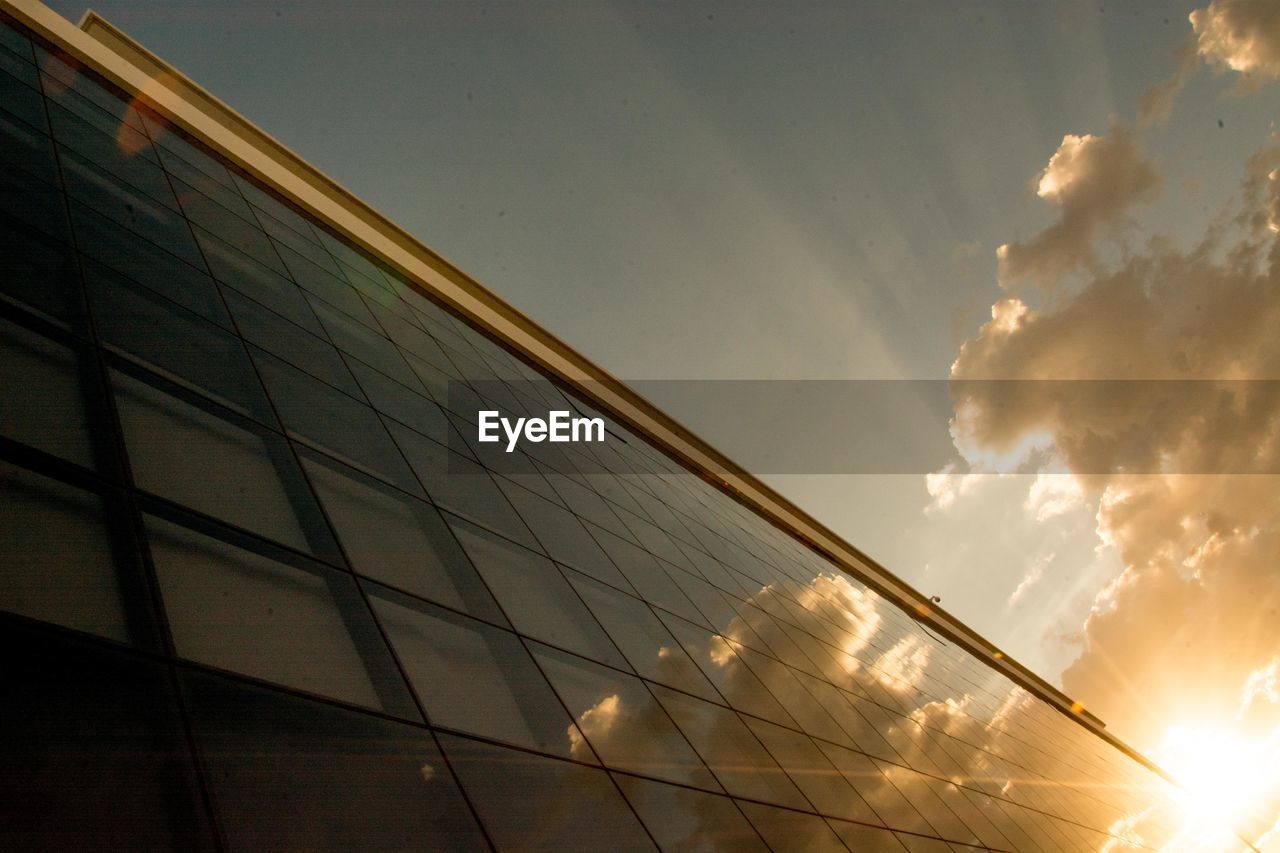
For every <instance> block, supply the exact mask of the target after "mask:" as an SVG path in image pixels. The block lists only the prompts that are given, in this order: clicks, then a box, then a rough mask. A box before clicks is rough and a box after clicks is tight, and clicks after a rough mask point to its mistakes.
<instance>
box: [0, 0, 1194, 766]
mask: <svg viewBox="0 0 1280 853" xmlns="http://www.w3.org/2000/svg"><path fill="white" fill-rule="evenodd" d="M0 6H3V7H4V8H6V9H7V10H8V11H9V13H10V14H12V15H13V16H14V17H16V18H17V19H18V20H19V21H21V22H22V23H23V24H25V25H26V26H28V27H30V28H31V29H32V30H33V31H34V32H36V33H37V34H39V35H40V36H41V37H43V38H44V39H46V40H47V41H49V42H51V43H53V44H55V45H56V46H58V47H59V48H60V49H62V50H65V51H66V52H67V53H68V54H70V55H71V56H73V57H75V58H76V59H78V60H80V61H81V62H83V63H84V64H86V65H87V66H89V67H90V68H92V69H93V70H94V71H96V72H98V73H99V74H101V75H102V76H104V77H105V78H107V79H108V80H110V81H111V82H112V83H114V84H115V85H116V86H118V87H119V88H121V89H122V90H124V91H125V92H128V93H130V94H132V95H133V96H134V97H136V98H138V99H139V100H141V101H143V102H145V103H146V105H147V106H148V107H149V108H151V109H153V110H155V111H156V112H158V113H160V114H162V115H164V116H165V117H166V118H167V119H168V120H170V121H171V122H173V123H174V124H175V125H177V126H178V127H180V128H181V129H183V130H184V131H186V132H188V133H190V134H192V135H193V136H195V137H197V138H199V139H200V140H202V141H203V142H204V143H205V144H206V145H208V146H210V147H211V148H213V149H215V150H216V151H217V152H218V153H219V154H221V155H222V156H224V157H226V158H227V159H228V160H230V161H231V162H233V163H235V164H236V165H237V166H238V167H240V168H241V169H243V170H244V171H245V172H247V173H249V174H250V175H252V176H253V177H255V178H257V179H258V180H260V181H262V182H263V183H264V184H266V185H268V186H269V187H271V188H272V189H274V190H275V191H277V192H278V193H280V194H281V195H283V196H285V197H286V198H289V199H291V200H292V201H293V202H294V203H295V204H298V205H299V206H301V207H303V208H304V209H305V210H306V211H307V212H308V213H309V214H310V215H312V216H314V217H316V218H317V219H319V220H320V221H322V222H324V223H325V224H326V225H328V226H329V227H330V228H332V229H333V230H335V231H337V232H338V233H340V234H342V235H343V236H344V237H346V238H347V239H349V240H351V241H352V242H354V243H355V244H357V245H359V246H360V247H361V248H363V249H364V250H365V251H367V252H368V253H369V254H371V255H373V256H374V257H376V258H378V259H379V260H381V261H382V262H384V263H386V264H388V265H389V266H390V267H392V268H394V269H395V270H397V271H398V272H400V273H402V274H403V275H404V276H405V277H406V278H407V279H408V280H409V281H410V282H411V283H412V285H413V286H414V287H416V288H417V289H419V290H421V291H422V292H423V293H424V294H427V295H429V296H431V297H432V298H434V299H436V300H438V301H442V302H445V303H447V304H448V305H449V306H451V307H452V308H453V309H454V310H456V311H458V312H459V313H461V314H463V315H465V316H466V317H467V318H468V319H469V320H471V321H472V322H473V323H474V324H476V325H478V326H480V327H482V328H484V329H485V330H486V331H488V332H489V333H490V334H492V335H493V336H494V337H496V338H497V339H498V340H499V341H500V342H502V343H504V344H505V345H506V346H507V347H508V348H510V349H512V350H513V351H515V352H518V353H519V354H521V355H522V356H524V357H525V358H527V359H529V360H531V361H533V362H535V363H537V364H539V365H540V366H542V367H543V368H545V369H546V370H548V371H549V372H550V373H552V374H553V375H555V376H557V377H559V378H560V380H561V381H563V382H565V383H566V384H567V385H569V386H570V387H572V388H573V389H574V390H575V391H576V392H578V393H580V394H582V395H583V396H584V397H585V398H587V399H588V400H589V401H590V402H591V403H592V405H594V406H596V407H597V408H599V409H601V410H602V411H604V412H606V413H608V414H609V415H610V416H612V417H614V418H617V419H618V420H619V421H621V422H623V423H625V424H626V425H627V426H628V427H629V428H631V429H633V430H635V431H636V432H638V433H640V434H642V435H643V436H645V437H646V438H647V439H649V440H650V441H653V442H654V443H655V444H657V445H659V446H660V447H661V448H663V449H664V450H665V451H666V452H668V453H669V454H671V455H673V456H674V457H676V458H677V459H678V460H679V461H680V462H681V463H682V464H683V465H685V466H686V467H688V468H689V469H691V470H692V471H693V472H695V473H697V474H699V476H702V477H704V478H705V479H707V480H709V481H711V482H712V483H713V484H715V485H716V486H717V487H718V488H720V489H721V490H722V491H724V492H725V493H727V494H728V495H730V496H731V497H733V498H734V499H735V500H737V501H738V502H739V503H741V504H743V505H745V506H747V507H748V508H749V509H751V510H752V511H754V512H756V513H757V514H759V515H761V516H763V517H764V518H765V519H766V520H768V521H769V522H770V523H772V524H774V525H775V526H777V527H779V528H780V529H782V530H783V531H784V532H786V533H788V534H789V535H791V536H793V537H795V538H797V539H799V540H800V541H801V542H803V543H804V544H806V545H807V546H809V547H810V548H812V549H813V550H815V551H817V552H818V553H820V554H821V555H822V556H824V557H826V558H827V559H828V560H830V561H831V562H833V563H834V564H835V565H837V566H839V567H840V568H841V569H842V570H844V571H846V572H848V573H849V574H851V575H853V576H854V577H856V578H857V579H859V580H860V581H863V582H864V583H866V584H867V585H868V586H870V587H871V588H872V589H874V590H875V591H876V592H877V593H879V594H880V595H881V596H883V597H884V598H887V599H889V600H890V601H891V602H892V603H894V604H896V605H897V606H898V607H900V608H901V609H902V610H904V611H905V612H906V613H908V614H909V615H911V616H912V617H913V618H915V619H916V620H917V621H918V622H920V623H921V624H922V625H925V626H927V627H928V628H929V629H931V630H933V631H936V632H937V633H939V634H941V635H942V636H944V637H946V638H947V639H948V640H950V641H952V642H954V643H956V644H957V645H959V646H961V647H962V648H964V649H965V650H966V651H968V652H969V653H970V654H973V655H974V656H975V657H977V658H978V659H979V660H981V661H983V662H985V663H986V664H987V665H988V666H990V667H991V668H992V669H993V670H995V671H997V672H999V673H1001V674H1003V675H1005V676H1006V677H1008V678H1009V679H1010V680H1012V681H1013V682H1014V683H1015V684H1017V685H1019V686H1021V687H1023V688H1024V689H1026V690H1028V691H1029V692H1031V693H1032V694H1034V695H1035V696H1036V697H1038V698H1039V699H1041V700H1043V701H1045V702H1047V703H1048V704H1049V705H1050V706H1051V707H1053V708H1054V709H1056V710H1057V711H1059V712H1060V713H1062V714H1064V715H1065V716H1067V717H1069V718H1071V719H1072V720H1074V721H1076V722H1077V723H1078V724H1079V725H1081V726H1084V727H1085V728H1086V729H1088V730H1089V731H1090V732H1092V733H1093V734H1095V735H1097V736H1098V737H1101V738H1103V739H1104V740H1105V741H1107V742H1108V743H1110V744H1111V745H1112V746H1114V747H1115V748H1117V749H1119V750H1120V751H1121V752H1123V753H1124V754H1126V755H1128V756H1129V757H1130V758H1132V759H1134V760H1135V761H1137V762H1139V763H1141V764H1142V765H1144V766H1145V767H1147V768H1148V769H1150V770H1152V771H1153V772H1155V773H1157V774H1159V775H1160V776H1162V777H1164V778H1165V779H1169V780H1170V781H1172V779H1171V777H1170V776H1169V774H1167V773H1166V772H1165V771H1163V770H1162V769H1161V768H1160V767H1158V766H1157V765H1156V764H1155V763H1153V762H1152V761H1151V760H1150V759H1148V758H1147V757H1146V756H1144V755H1142V754H1141V753H1140V752H1138V751H1137V750H1135V749H1133V748H1132V747H1130V746H1129V745H1128V744H1126V743H1124V742H1123V741H1121V740H1120V739H1119V738H1117V737H1115V736H1114V735H1112V734H1111V733H1109V732H1108V731H1106V728H1105V724H1104V723H1103V722H1102V721H1101V720H1100V719H1098V718H1097V717H1096V716H1094V715H1093V714H1091V713H1089V712H1088V711H1087V710H1085V709H1084V707H1083V706H1082V705H1081V704H1080V703H1078V702H1075V701H1074V700H1072V698H1071V697H1069V696H1067V695H1066V694H1064V693H1063V692H1062V691H1060V690H1058V689H1057V688H1056V687H1054V686H1053V685H1052V684H1050V683H1049V682H1047V681H1046V680H1044V679H1043V678H1041V677H1040V676H1038V675H1037V674H1035V673H1034V672H1032V671H1031V670H1030V669H1028V668H1027V667H1025V666H1023V665H1022V664H1020V663H1018V662H1017V661H1016V660H1014V659H1013V658H1011V657H1010V656H1009V655H1007V654H1005V653H1004V652H1002V651H1001V650H1000V649H999V648H998V647H996V646H995V645H994V644H992V643H990V642H989V641H987V640H986V639H985V638H984V637H982V636H981V635H979V634H978V633H977V632H975V631H973V630H972V629H970V628H969V627H968V626H967V625H965V624H964V623H963V622H961V621H960V620H959V619H957V618H956V617H954V616H953V615H951V614H950V613H948V612H947V611H946V610H944V609H943V608H941V607H938V606H937V605H936V604H935V603H933V602H931V601H930V600H929V599H928V597H927V596H925V595H924V594H922V593H921V592H919V591H918V590H916V589H915V588H914V587H912V586H911V585H909V584H907V583H905V582H904V581H902V580H901V579H899V578H898V577H896V576H895V575H893V574H892V573H891V572H889V571H888V570H887V569H886V568H885V567H884V566H882V565H880V564H879V563H877V562H876V561H875V560H873V559H871V558H870V557H869V556H868V555H866V554H865V553H863V552H862V551H860V550H859V549H857V548H856V547H854V546H853V545H851V544H850V543H849V542H847V541H845V540H844V539H843V538H842V537H840V536H839V535H837V534H836V533H835V532H833V531H832V530H830V529H829V528H827V527H826V526H825V525H823V524H822V523H821V522H819V521H817V520H816V519H815V518H813V517H812V516H810V515H809V514H808V513H806V512H805V511H804V510H802V509H800V508H799V507H798V506H796V505H795V504H793V503H792V502H791V501H789V500H788V499H787V498H785V497H783V496H782V495H781V494H779V493H778V492H776V491H774V490H773V489H772V488H770V487H769V486H767V485H765V484H764V483H763V482H761V481H760V480H758V479H757V478H756V477H754V476H753V475H751V474H750V473H748V472H747V471H746V470H744V469H743V468H741V467H740V466H738V465H737V464H735V463H734V462H733V461H732V460H730V459H729V458H728V457H726V456H725V455H724V454H722V453H720V452H719V451H718V450H716V449H715V448H714V447H712V446H711V445H710V444H708V443H707V442H706V441H704V440H702V439H701V438H699V437H698V436H697V435H695V434H694V433H693V432H692V431H690V430H689V429H687V428H686V427H685V426H683V425H682V424H681V423H679V422H678V421H677V420H675V419H674V418H672V417H671V416H670V415H668V414H666V413H665V412H663V411H661V410H660V409H659V408H658V407H657V406H655V405H653V404H652V403H650V402H649V401H648V400H646V399H644V398H643V397H641V396H640V395H639V394H637V393H636V392H634V391H633V390H631V389H630V388H629V387H628V386H627V385H626V384H625V383H623V382H622V381H621V380H619V379H617V378H616V377H614V376H613V375H611V374H610V373H608V372H607V371H606V370H604V369H603V368H601V367H600V366H599V365H597V364H595V363H594V362H592V361H591V360H589V359H588V358H586V357H585V356H583V355H582V354H581V353H579V352H577V351H576V350H574V349H573V348H572V347H570V346H569V345H568V344H566V343H565V342H563V341H561V340H560V339H559V338H557V337H556V336H555V335H553V334H551V333H550V332H548V331H547V330H546V329H544V328H542V327H541V326H539V325H538V324H537V323H535V322H534V321H533V320H531V319H530V318H529V317H527V316H526V315H525V314H523V313H522V312H520V311H519V310H518V309H516V308H515V307H513V306H512V305H510V304H509V303H507V302H506V301H505V300H503V299H502V298H501V297H499V296H497V295H496V294H494V293H493V292H492V291H490V290H489V289H487V288H486V287H485V286H484V285H482V284H481V283H480V282H478V281H476V280H475V279H473V278H471V277H470V276H468V275H467V274H466V273H464V272H463V271H462V270H461V269H459V268H458V267H457V266H455V265H454V264H452V263H451V262H449V261H448V260H447V259H446V258H444V257H442V256H441V255H439V254H438V253H436V252H434V251H433V250H431V249H430V248H428V247H427V246H425V245H424V244H423V243H421V242H420V241H419V240H418V239H417V238H415V237H414V236H412V235H411V234H409V233H408V232H407V231H405V230H404V229H402V228H400V227H399V226H398V225H396V224H395V223H394V222H393V221H392V220H391V219H390V218H388V217H387V216H385V215H383V214H381V213H380V212H378V211H377V210H376V209H375V208H374V207H373V206H371V205H369V204H368V203H366V202H364V201H362V200H361V199H360V198H358V197H357V196H355V195H354V194H353V193H351V192H349V191H348V190H346V189H344V188H343V187H342V186H341V185H340V184H338V182H337V181H335V180H333V179H332V178H330V177H329V176H328V175H326V174H324V173H323V172H322V171H321V170H320V169H318V168H316V167H315V166H313V165H311V164H310V163H308V162H307V161H306V160H305V159H303V158H302V157H301V156H299V155H298V154H296V153H295V152H293V151H292V150H290V149H289V148H288V147H287V146H285V145H284V144H283V143H281V142H280V141H279V140H277V139H275V138H274V137H272V136H271V135H270V134H268V133H267V132H265V131H264V130H262V129H261V128H259V127H258V126H257V125H255V124H254V123H253V122H251V121H249V120H248V119H246V118H245V117H244V116H242V115H240V114H239V113H238V112H236V111H235V110H234V109H233V108H231V107H230V106H228V105H227V104H225V103H224V102H223V101H221V100H220V99H218V98H217V97H215V96H214V95H212V94H210V93H209V92H207V91H206V90H205V89H204V88H202V87H201V86H200V85H198V84H197V83H195V82H194V81H192V80H191V79H190V78H188V77H187V76H186V75H184V74H183V73H182V72H180V71H178V70H177V69H176V68H174V67H173V66H172V65H170V64H169V63H168V62H166V61H165V60H163V59H161V58H160V57H159V56H157V55H156V54H155V53H153V52H152V51H150V50H148V49H147V48H146V47H144V46H143V45H141V44H139V43H138V42H137V41H136V40H135V39H133V38H132V37H131V36H129V35H128V34H127V33H125V32H123V31H122V30H120V29H119V28H118V27H116V26H115V25H113V24H111V23H110V22H109V21H107V20H106V19H105V18H103V17H102V16H101V15H99V14H98V13H96V12H94V11H93V10H88V11H86V12H85V13H84V15H83V16H82V18H81V20H80V22H79V25H78V27H77V26H76V25H73V24H71V22H70V21H68V20H66V19H65V18H63V17H62V16H61V15H59V14H57V13H56V12H54V11H53V10H52V9H50V8H49V7H47V6H45V5H44V4H43V3H41V2H39V0H0Z"/></svg>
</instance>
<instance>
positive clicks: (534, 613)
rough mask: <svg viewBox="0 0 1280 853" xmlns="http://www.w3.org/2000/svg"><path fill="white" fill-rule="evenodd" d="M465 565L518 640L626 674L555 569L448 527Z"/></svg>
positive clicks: (482, 533) (488, 537)
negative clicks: (539, 642) (556, 648)
mask: <svg viewBox="0 0 1280 853" xmlns="http://www.w3.org/2000/svg"><path fill="white" fill-rule="evenodd" d="M451 524H453V528H454V531H455V532H457V534H458V539H459V541H461V542H462V547H463V548H465V549H466V551H467V554H468V555H470V557H471V562H472V563H474V564H475V567H476V569H478V570H479V572H480V574H481V575H482V576H483V577H484V579H485V581H486V582H487V583H488V585H489V589H490V590H492V591H493V594H494V596H495V597H496V598H497V599H498V603H499V604H501V605H502V609H503V610H504V611H506V614H507V617H508V618H509V619H510V620H511V624H512V625H514V626H515V629H516V630H517V631H519V632H520V633H522V634H526V635H528V636H530V637H534V638H536V639H539V640H543V641H544V642H547V643H551V644H553V645H556V646H560V647H561V648H565V649H569V650H570V651H575V652H578V653H579V654H582V655H585V656H586V657H589V658H592V659H594V660H598V661H604V662H605V663H608V664H610V665H611V666H616V667H618V668H619V669H626V668H627V663H626V659H625V658H623V657H622V655H621V654H619V653H618V651H617V649H615V648H614V647H613V644H612V643H610V642H609V637H608V636H607V635H606V634H605V633H604V631H603V629H601V627H600V625H599V624H598V623H597V622H596V621H595V618H594V617H592V615H591V611H590V610H587V608H586V606H585V605H583V603H582V600H581V599H579V598H578V596H577V593H575V592H574V591H573V587H571V586H569V584H568V582H567V581H565V579H564V576H563V575H561V574H560V570H559V569H557V568H556V565H555V563H553V562H551V561H550V560H548V559H547V558H546V557H543V556H541V555H540V554H535V553H534V552H532V551H529V550H526V549H524V548H521V547H520V546H519V545H515V544H512V543H510V542H507V541H506V540H505V539H501V538H499V537H497V536H494V535H493V534H492V533H489V532H488V531H486V530H483V529H482V528H479V527H476V526H474V525H470V524H466V523H464V522H456V523H455V522H451Z"/></svg>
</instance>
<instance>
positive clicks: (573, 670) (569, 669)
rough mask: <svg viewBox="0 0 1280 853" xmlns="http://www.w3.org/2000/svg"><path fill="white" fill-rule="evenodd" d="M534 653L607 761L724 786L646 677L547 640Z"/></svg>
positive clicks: (704, 785)
mask: <svg viewBox="0 0 1280 853" xmlns="http://www.w3.org/2000/svg"><path fill="white" fill-rule="evenodd" d="M534 657H536V658H537V660H538V663H539V665H540V666H541V667H542V671H543V672H545V673H546V674H547V678H548V679H550V681H551V686H552V687H554V688H555V689H556V692H557V693H558V694H560V699H561V700H562V701H563V702H564V704H565V706H566V707H567V708H568V709H569V713H570V714H571V715H573V718H574V720H575V721H576V722H577V724H578V729H579V731H581V733H582V735H583V736H585V738H586V743H590V745H591V746H592V747H593V748H594V749H595V752H596V754H597V755H599V756H600V760H601V761H603V762H604V763H605V765H607V766H609V767H616V768H618V769H620V770H630V771H632V772H634V773H643V774H644V775H646V776H656V777H658V778H660V779H668V780H670V781H672V782H680V783H682V784H685V785H694V786H697V787H699V788H707V789H710V790H713V791H719V790H720V786H719V785H718V784H716V781H715V779H714V777H712V775H711V773H710V771H708V770H707V768H706V765H704V764H703V763H702V761H701V760H700V759H699V758H698V756H697V755H696V754H695V753H694V751H693V750H692V749H690V748H689V744H688V743H687V742H686V741H685V739H684V736H683V735H682V734H681V733H680V730H679V729H677V728H676V727H675V725H674V724H672V722H671V719H670V718H669V717H668V716H667V713H666V711H664V710H663V709H662V706H661V705H660V704H658V701H657V700H656V699H654V698H653V694H651V693H650V692H649V691H648V689H647V688H646V687H645V685H644V682H643V681H641V680H640V679H638V678H634V677H632V676H629V675H623V674H622V673H620V672H617V671H615V670H611V669H608V668H606V667H603V666H600V665H599V664H595V663H592V662H591V661H587V660H583V659H582V658H579V657H576V656H574V655H570V654H567V653H565V652H561V651H558V650H556V649H551V648H548V647H546V646H542V645H535V646H534ZM573 746H574V750H573V756H572V757H574V758H577V759H579V760H588V759H586V758H584V755H585V754H586V752H585V751H584V750H582V747H583V746H585V743H577V742H575V743H574V744H573ZM580 751H582V753H583V754H579V752H580Z"/></svg>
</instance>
